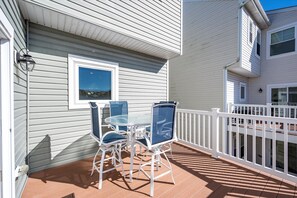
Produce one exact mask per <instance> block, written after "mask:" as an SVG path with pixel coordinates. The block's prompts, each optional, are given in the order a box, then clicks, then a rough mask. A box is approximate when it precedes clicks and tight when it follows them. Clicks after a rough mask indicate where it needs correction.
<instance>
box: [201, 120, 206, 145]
mask: <svg viewBox="0 0 297 198" xmlns="http://www.w3.org/2000/svg"><path fill="white" fill-rule="evenodd" d="M202 126H203V131H202V133H203V134H202V137H201V138H202V146H203V147H204V148H205V115H203V116H202Z"/></svg>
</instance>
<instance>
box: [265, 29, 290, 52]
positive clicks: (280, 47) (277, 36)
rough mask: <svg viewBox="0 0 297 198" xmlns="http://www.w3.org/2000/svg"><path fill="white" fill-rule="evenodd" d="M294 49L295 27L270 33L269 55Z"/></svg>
mask: <svg viewBox="0 0 297 198" xmlns="http://www.w3.org/2000/svg"><path fill="white" fill-rule="evenodd" d="M294 51H295V27H291V28H288V29H284V30H281V31H278V32H274V33H271V36H270V56H275V55H279V54H284V53H288V52H294Z"/></svg>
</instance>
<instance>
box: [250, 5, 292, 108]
mask: <svg viewBox="0 0 297 198" xmlns="http://www.w3.org/2000/svg"><path fill="white" fill-rule="evenodd" d="M267 14H268V17H269V19H270V21H271V26H270V27H269V28H268V29H267V30H263V31H262V46H261V53H262V55H261V77H259V78H251V79H249V85H250V86H249V92H250V95H249V101H250V103H252V104H266V102H268V101H267V97H268V96H267V93H268V90H267V85H268V84H285V83H297V79H296V72H297V70H296V68H297V55H296V54H292V55H287V56H282V57H274V58H270V59H267V56H266V53H267V51H266V49H267V48H269V46H267V43H268V41H267V40H266V38H267V31H269V30H273V29H276V28H280V27H282V26H286V25H288V24H291V23H296V22H297V10H296V9H295V10H292V11H287V12H279V13H271V14H270V13H269V12H268V13H267ZM295 31H296V30H295ZM259 88H262V89H263V92H262V93H261V94H260V93H258V90H259Z"/></svg>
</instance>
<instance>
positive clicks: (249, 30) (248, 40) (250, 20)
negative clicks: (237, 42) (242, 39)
mask: <svg viewBox="0 0 297 198" xmlns="http://www.w3.org/2000/svg"><path fill="white" fill-rule="evenodd" d="M250 23H252V31H251V26H250ZM254 26H255V24H254V21H253V20H252V18H251V17H250V16H249V17H248V28H247V30H248V32H247V43H248V44H249V46H250V47H253V41H254V38H255V36H254V34H255V33H254V29H255V28H254ZM250 32H252V42H250Z"/></svg>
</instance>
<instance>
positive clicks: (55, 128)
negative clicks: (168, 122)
mask: <svg viewBox="0 0 297 198" xmlns="http://www.w3.org/2000/svg"><path fill="white" fill-rule="evenodd" d="M30 51H31V53H32V55H33V56H34V58H35V60H36V62H37V64H36V67H35V70H34V72H32V73H31V75H30V127H29V128H30V141H29V142H30V145H29V147H30V167H31V170H30V171H31V172H35V171H38V170H42V169H45V168H49V167H53V166H57V165H61V164H65V163H68V162H72V161H75V160H78V159H82V158H86V157H90V156H93V155H94V152H95V151H96V150H97V144H96V143H95V142H94V141H93V140H91V138H90V137H89V132H90V128H91V126H90V124H91V123H90V112H89V109H78V110H69V108H68V62H67V61H68V60H67V57H68V54H76V55H80V56H85V57H90V58H95V59H100V60H105V61H110V62H115V63H118V64H119V99H120V100H127V101H128V103H129V112H150V109H151V104H152V103H153V102H156V101H159V100H166V99H167V61H166V60H164V59H160V58H155V57H152V56H147V55H144V54H141V53H136V52H133V51H129V50H126V49H123V48H116V47H112V46H110V45H107V44H103V43H100V42H96V41H93V40H89V39H86V38H83V37H79V36H75V35H72V34H69V33H65V32H62V31H58V30H54V29H50V28H47V27H44V26H40V25H36V24H32V23H31V24H30Z"/></svg>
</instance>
